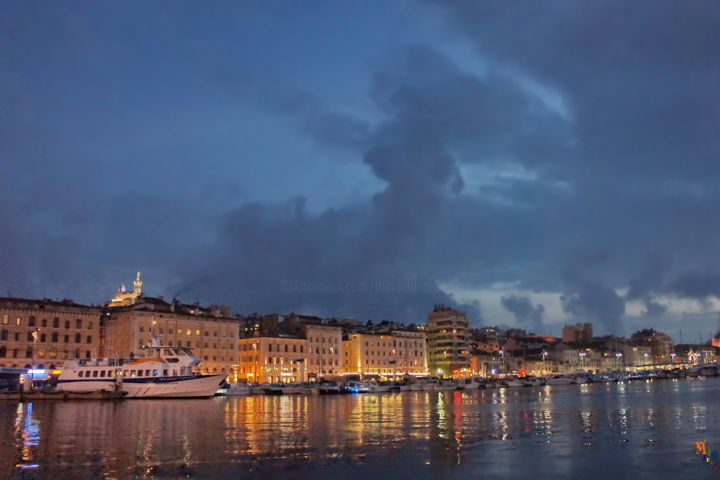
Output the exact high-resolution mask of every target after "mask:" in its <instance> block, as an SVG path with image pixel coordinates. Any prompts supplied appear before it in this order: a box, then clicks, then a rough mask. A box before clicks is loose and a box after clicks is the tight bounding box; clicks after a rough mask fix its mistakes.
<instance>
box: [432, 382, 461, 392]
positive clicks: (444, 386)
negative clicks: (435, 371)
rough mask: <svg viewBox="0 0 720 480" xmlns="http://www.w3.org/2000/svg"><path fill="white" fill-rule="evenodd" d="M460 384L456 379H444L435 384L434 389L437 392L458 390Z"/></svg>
mask: <svg viewBox="0 0 720 480" xmlns="http://www.w3.org/2000/svg"><path fill="white" fill-rule="evenodd" d="M457 389H458V384H457V382H456V381H455V380H442V381H438V382H437V383H435V384H433V390H434V391H436V392H447V391H449V390H457Z"/></svg>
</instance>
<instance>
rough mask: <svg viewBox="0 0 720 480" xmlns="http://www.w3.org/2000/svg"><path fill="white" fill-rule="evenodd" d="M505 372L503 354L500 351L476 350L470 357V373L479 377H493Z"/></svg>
mask: <svg viewBox="0 0 720 480" xmlns="http://www.w3.org/2000/svg"><path fill="white" fill-rule="evenodd" d="M500 373H503V365H502V355H500V351H499V350H498V351H496V352H492V353H491V352H487V351H484V350H477V351H475V352H474V353H473V354H472V356H471V357H470V374H471V375H472V376H479V377H492V376H494V375H498V374H500Z"/></svg>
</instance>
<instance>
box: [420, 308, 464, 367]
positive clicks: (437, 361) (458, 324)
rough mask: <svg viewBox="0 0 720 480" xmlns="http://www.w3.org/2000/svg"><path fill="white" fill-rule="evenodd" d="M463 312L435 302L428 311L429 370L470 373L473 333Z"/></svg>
mask: <svg viewBox="0 0 720 480" xmlns="http://www.w3.org/2000/svg"><path fill="white" fill-rule="evenodd" d="M468 325H469V322H468V318H467V315H465V313H464V312H459V311H457V310H453V309H452V308H449V307H446V306H445V305H435V308H434V309H433V311H432V312H430V313H429V314H428V328H427V332H428V333H427V338H428V367H429V370H430V373H432V374H433V375H441V376H460V375H467V374H469V373H470V336H469V332H468Z"/></svg>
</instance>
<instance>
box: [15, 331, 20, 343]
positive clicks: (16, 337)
mask: <svg viewBox="0 0 720 480" xmlns="http://www.w3.org/2000/svg"><path fill="white" fill-rule="evenodd" d="M15 341H16V342H19V341H20V334H19V333H18V332H15Z"/></svg>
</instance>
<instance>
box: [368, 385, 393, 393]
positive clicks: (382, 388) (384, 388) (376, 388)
mask: <svg viewBox="0 0 720 480" xmlns="http://www.w3.org/2000/svg"><path fill="white" fill-rule="evenodd" d="M368 387H369V388H370V391H371V392H373V393H383V392H389V391H390V390H391V389H392V388H393V387H394V384H393V383H390V382H370V383H369V384H368Z"/></svg>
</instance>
